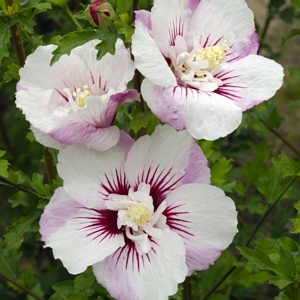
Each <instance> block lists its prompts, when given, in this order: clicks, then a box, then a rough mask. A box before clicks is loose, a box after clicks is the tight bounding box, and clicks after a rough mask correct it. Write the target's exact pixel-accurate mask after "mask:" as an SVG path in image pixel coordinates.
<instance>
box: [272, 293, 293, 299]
mask: <svg viewBox="0 0 300 300" xmlns="http://www.w3.org/2000/svg"><path fill="white" fill-rule="evenodd" d="M274 300H290V299H289V298H288V297H287V296H286V295H285V294H284V292H280V293H279V295H278V296H277V297H275V298H274Z"/></svg>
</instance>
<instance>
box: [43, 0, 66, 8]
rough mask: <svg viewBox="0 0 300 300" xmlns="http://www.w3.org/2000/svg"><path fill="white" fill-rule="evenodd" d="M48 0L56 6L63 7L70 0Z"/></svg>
mask: <svg viewBox="0 0 300 300" xmlns="http://www.w3.org/2000/svg"><path fill="white" fill-rule="evenodd" d="M47 2H50V3H51V4H53V5H55V6H60V7H63V6H65V5H66V4H67V2H68V0H47Z"/></svg>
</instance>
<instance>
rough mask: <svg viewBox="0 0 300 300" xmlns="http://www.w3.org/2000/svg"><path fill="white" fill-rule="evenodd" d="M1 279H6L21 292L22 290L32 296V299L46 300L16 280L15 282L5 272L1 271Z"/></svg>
mask: <svg viewBox="0 0 300 300" xmlns="http://www.w3.org/2000/svg"><path fill="white" fill-rule="evenodd" d="M0 277H2V278H3V279H5V280H6V281H9V282H10V283H12V284H13V285H15V286H16V287H18V288H19V289H20V290H22V291H23V292H24V293H26V294H27V295H30V296H31V297H33V298H35V299H37V300H44V298H43V297H41V296H39V295H37V294H36V293H35V292H33V291H32V290H30V289H28V288H27V287H25V286H23V285H21V284H20V283H18V282H17V281H16V280H14V279H13V278H11V277H9V276H8V275H6V274H4V273H3V272H1V271H0Z"/></svg>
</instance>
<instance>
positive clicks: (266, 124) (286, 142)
mask: <svg viewBox="0 0 300 300" xmlns="http://www.w3.org/2000/svg"><path fill="white" fill-rule="evenodd" d="M259 121H260V122H261V123H263V124H264V125H265V126H266V127H267V128H268V129H269V130H270V131H271V132H272V133H274V134H275V135H276V136H277V137H278V138H279V139H280V140H281V141H282V142H283V143H284V144H285V145H286V146H288V147H289V148H290V149H291V150H293V151H294V152H295V153H296V154H297V156H299V157H300V152H299V151H298V150H297V149H296V148H295V147H294V146H293V145H292V144H291V143H290V142H288V141H287V140H286V139H285V138H284V137H283V136H282V135H281V134H280V133H279V132H278V131H276V130H275V129H274V128H272V127H271V126H270V125H269V124H268V123H267V122H266V121H264V120H263V119H262V118H259Z"/></svg>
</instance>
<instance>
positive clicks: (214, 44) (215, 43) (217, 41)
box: [213, 36, 223, 46]
mask: <svg viewBox="0 0 300 300" xmlns="http://www.w3.org/2000/svg"><path fill="white" fill-rule="evenodd" d="M222 38H223V36H221V37H220V38H218V39H217V40H216V41H215V42H214V43H213V46H216V45H217V44H218V43H219V42H220V40H221V39H222Z"/></svg>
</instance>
